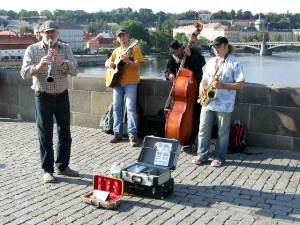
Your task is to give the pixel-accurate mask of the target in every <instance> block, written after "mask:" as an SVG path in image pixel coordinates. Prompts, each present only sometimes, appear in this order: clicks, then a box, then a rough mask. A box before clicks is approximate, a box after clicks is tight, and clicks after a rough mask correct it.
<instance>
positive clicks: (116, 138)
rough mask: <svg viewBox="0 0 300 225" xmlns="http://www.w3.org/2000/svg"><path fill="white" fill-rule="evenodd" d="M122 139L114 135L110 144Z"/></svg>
mask: <svg viewBox="0 0 300 225" xmlns="http://www.w3.org/2000/svg"><path fill="white" fill-rule="evenodd" d="M121 139H122V137H121V136H120V135H117V134H114V137H113V138H112V139H111V140H110V141H109V142H110V143H117V142H118V141H120V140H121Z"/></svg>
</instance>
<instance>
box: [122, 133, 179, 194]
mask: <svg viewBox="0 0 300 225" xmlns="http://www.w3.org/2000/svg"><path fill="white" fill-rule="evenodd" d="M180 151H181V145H180V142H179V141H177V140H175V139H167V138H160V137H154V136H146V137H145V138H144V142H143V146H142V149H141V152H140V155H139V158H138V162H137V163H134V164H133V165H130V166H128V167H126V168H123V169H122V171H121V173H122V179H123V181H124V192H125V193H128V194H135V195H141V196H147V197H153V198H158V199H161V198H165V197H167V196H168V195H170V194H171V193H172V192H173V188H174V179H173V178H172V177H171V170H174V169H175V168H176V163H177V159H178V157H179V154H180Z"/></svg>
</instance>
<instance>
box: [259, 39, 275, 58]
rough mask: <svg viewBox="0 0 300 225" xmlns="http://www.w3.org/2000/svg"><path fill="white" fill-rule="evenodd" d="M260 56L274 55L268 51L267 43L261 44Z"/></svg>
mask: <svg viewBox="0 0 300 225" xmlns="http://www.w3.org/2000/svg"><path fill="white" fill-rule="evenodd" d="M259 54H260V55H272V51H271V50H269V51H267V45H266V42H265V41H262V42H261V44H260V51H259Z"/></svg>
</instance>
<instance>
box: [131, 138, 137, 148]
mask: <svg viewBox="0 0 300 225" xmlns="http://www.w3.org/2000/svg"><path fill="white" fill-rule="evenodd" d="M129 142H130V145H131V147H137V146H139V142H138V140H137V138H136V137H130V138H129Z"/></svg>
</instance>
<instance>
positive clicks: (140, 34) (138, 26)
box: [120, 20, 150, 43]
mask: <svg viewBox="0 0 300 225" xmlns="http://www.w3.org/2000/svg"><path fill="white" fill-rule="evenodd" d="M120 26H121V28H124V29H126V30H127V31H128V33H129V36H130V38H134V39H137V40H143V41H145V42H147V43H149V42H150V35H149V32H148V31H147V30H146V29H145V28H144V26H143V24H142V23H141V22H138V21H134V20H126V21H124V22H122V23H121V25H120Z"/></svg>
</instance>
